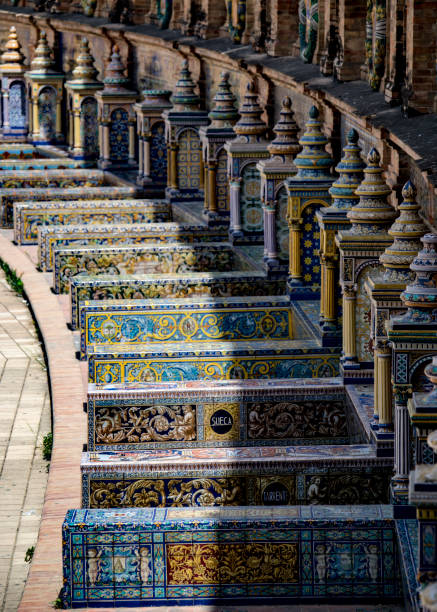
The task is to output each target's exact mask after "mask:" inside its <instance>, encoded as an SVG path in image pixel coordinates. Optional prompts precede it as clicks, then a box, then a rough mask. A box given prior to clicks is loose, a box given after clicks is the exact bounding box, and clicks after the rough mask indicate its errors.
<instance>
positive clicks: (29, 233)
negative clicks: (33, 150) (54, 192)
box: [14, 199, 171, 244]
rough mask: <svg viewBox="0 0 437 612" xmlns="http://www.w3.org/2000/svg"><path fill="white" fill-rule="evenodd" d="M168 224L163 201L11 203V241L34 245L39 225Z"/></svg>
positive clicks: (168, 208)
mask: <svg viewBox="0 0 437 612" xmlns="http://www.w3.org/2000/svg"><path fill="white" fill-rule="evenodd" d="M153 221H157V222H159V221H171V206H170V204H168V203H167V202H166V201H165V200H136V199H121V200H117V199H116V200H100V199H97V200H72V201H71V200H70V201H66V202H56V201H52V200H48V201H46V202H15V203H14V240H15V242H17V244H37V243H38V229H39V227H41V226H43V225H48V226H53V225H56V226H59V225H69V224H74V225H77V224H86V225H88V224H90V225H95V224H99V223H113V224H114V225H116V226H118V224H120V223H151V222H153Z"/></svg>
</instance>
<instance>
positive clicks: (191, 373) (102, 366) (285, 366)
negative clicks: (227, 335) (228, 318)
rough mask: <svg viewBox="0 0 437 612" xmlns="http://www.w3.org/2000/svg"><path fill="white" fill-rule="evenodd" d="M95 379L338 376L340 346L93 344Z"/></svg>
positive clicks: (284, 342) (280, 342)
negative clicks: (337, 350)
mask: <svg viewBox="0 0 437 612" xmlns="http://www.w3.org/2000/svg"><path fill="white" fill-rule="evenodd" d="M88 357H89V361H88V375H89V382H95V383H97V384H108V383H130V382H161V381H164V382H167V381H188V380H223V379H246V378H257V379H259V378H267V379H271V378H313V377H322V378H323V377H332V376H337V375H338V366H339V355H338V352H336V349H332V348H320V347H319V346H316V345H315V344H314V342H313V341H308V340H273V341H269V342H240V343H238V345H236V344H234V343H233V342H217V341H214V342H211V343H210V344H209V345H208V347H206V348H205V347H202V346H199V345H198V344H197V345H196V344H195V343H190V342H174V343H173V342H166V343H161V344H158V343H157V344H155V345H150V344H140V345H137V346H136V347H134V348H132V347H130V346H129V345H127V344H118V345H115V346H111V345H110V344H102V345H99V346H93V347H89V352H88Z"/></svg>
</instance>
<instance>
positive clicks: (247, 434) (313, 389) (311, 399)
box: [87, 378, 366, 451]
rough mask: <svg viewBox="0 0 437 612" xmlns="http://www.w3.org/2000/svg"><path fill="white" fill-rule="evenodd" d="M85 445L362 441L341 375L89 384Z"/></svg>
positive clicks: (144, 446) (129, 447)
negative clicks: (290, 378) (303, 377)
mask: <svg viewBox="0 0 437 612" xmlns="http://www.w3.org/2000/svg"><path fill="white" fill-rule="evenodd" d="M87 412H88V450H89V451H104V450H123V451H126V450H142V449H150V448H179V447H181V448H201V447H211V446H213V447H222V446H225V447H226V446H231V447H236V446H238V447H239V446H242V445H244V446H264V445H275V446H277V445H282V446H283V445H288V446H290V445H300V446H304V445H309V444H311V445H315V444H337V445H338V444H348V443H350V442H354V443H362V442H363V441H366V437H365V435H364V434H363V431H362V429H361V427H360V423H359V420H358V418H357V416H356V415H355V414H353V410H350V409H349V408H348V405H347V403H346V398H345V390H344V387H343V385H342V381H341V379H339V378H325V379H322V380H318V379H311V378H310V379H297V380H289V379H285V380H238V381H235V380H226V381H207V382H205V381H194V382H193V381H191V382H178V383H171V382H170V383H165V382H162V383H160V384H159V386H157V385H156V384H155V383H136V384H134V383H132V384H129V383H127V384H117V385H94V384H90V385H89V386H88V402H87Z"/></svg>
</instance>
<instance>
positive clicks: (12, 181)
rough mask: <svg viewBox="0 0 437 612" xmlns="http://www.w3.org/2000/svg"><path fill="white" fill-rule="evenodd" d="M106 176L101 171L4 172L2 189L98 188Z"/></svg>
mask: <svg viewBox="0 0 437 612" xmlns="http://www.w3.org/2000/svg"><path fill="white" fill-rule="evenodd" d="M104 182H105V175H104V173H103V172H101V171H100V170H75V169H73V170H68V169H67V170H14V171H8V170H2V171H0V188H1V189H27V188H35V189H38V188H39V189H44V188H45V189H49V188H50V187H80V186H82V185H83V186H85V187H97V186H99V185H103V184H104Z"/></svg>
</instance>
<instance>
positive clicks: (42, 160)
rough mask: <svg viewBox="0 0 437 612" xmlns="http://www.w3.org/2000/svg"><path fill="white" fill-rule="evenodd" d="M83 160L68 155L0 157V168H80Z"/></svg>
mask: <svg viewBox="0 0 437 612" xmlns="http://www.w3.org/2000/svg"><path fill="white" fill-rule="evenodd" d="M83 165H84V163H83V161H80V160H77V159H70V158H68V157H39V158H27V159H0V170H2V171H5V170H6V171H8V172H10V171H12V170H39V171H41V170H66V169H70V170H71V169H73V168H82V167H83Z"/></svg>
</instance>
